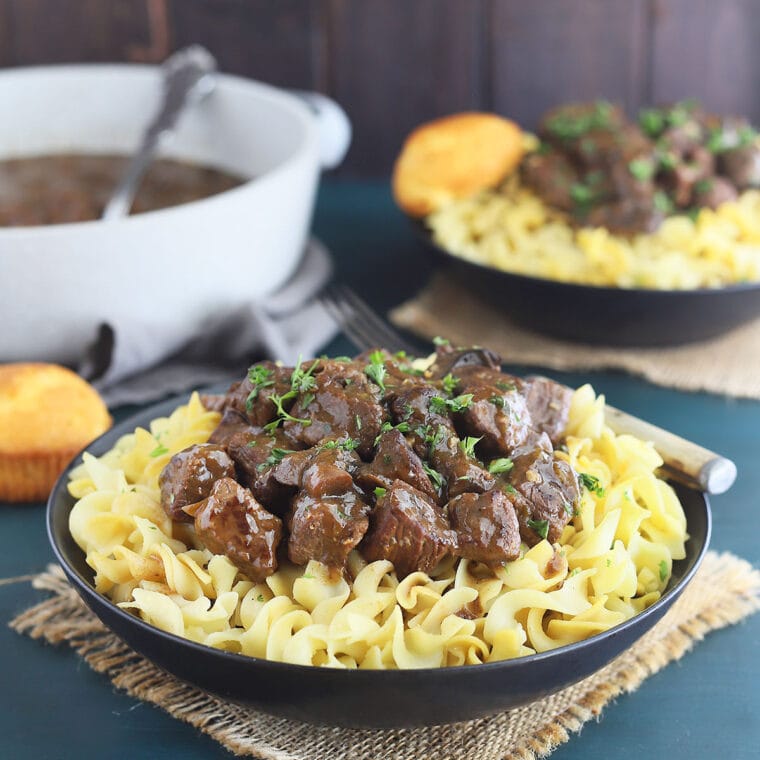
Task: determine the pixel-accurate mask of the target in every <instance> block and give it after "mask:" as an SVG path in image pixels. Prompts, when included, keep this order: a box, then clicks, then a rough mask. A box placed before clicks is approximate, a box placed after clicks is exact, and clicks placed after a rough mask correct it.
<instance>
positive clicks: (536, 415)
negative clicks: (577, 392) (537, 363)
mask: <svg viewBox="0 0 760 760" xmlns="http://www.w3.org/2000/svg"><path fill="white" fill-rule="evenodd" d="M523 393H524V395H525V403H526V404H527V406H528V411H529V412H530V419H531V422H532V425H533V427H534V428H535V429H536V430H538V431H540V432H542V433H546V434H547V435H548V436H549V438H550V439H551V442H552V443H553V444H554V445H555V446H556V445H557V443H559V441H560V440H561V439H562V437H563V436H564V434H565V428H567V420H568V417H569V416H570V402H571V401H572V399H573V392H572V390H570V388H566V387H565V386H564V385H560V384H559V383H555V382H554V381H553V380H549V379H548V378H546V377H531V378H528V380H527V381H526V383H525V386H524V389H523Z"/></svg>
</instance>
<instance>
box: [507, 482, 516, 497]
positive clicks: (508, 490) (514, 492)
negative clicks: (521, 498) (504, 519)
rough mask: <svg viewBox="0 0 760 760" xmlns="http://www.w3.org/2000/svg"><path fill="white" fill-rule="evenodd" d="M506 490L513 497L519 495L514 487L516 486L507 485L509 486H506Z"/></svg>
mask: <svg viewBox="0 0 760 760" xmlns="http://www.w3.org/2000/svg"><path fill="white" fill-rule="evenodd" d="M504 490H505V491H506V492H507V493H511V494H512V496H516V495H517V490H516V489H515V487H514V486H513V485H512V484H511V483H507V484H506V485H505V486H504Z"/></svg>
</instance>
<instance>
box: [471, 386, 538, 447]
mask: <svg viewBox="0 0 760 760" xmlns="http://www.w3.org/2000/svg"><path fill="white" fill-rule="evenodd" d="M463 392H465V393H471V394H472V402H471V404H470V406H469V407H468V408H467V409H465V411H463V412H462V413H461V415H460V416H459V418H460V420H461V427H462V429H463V430H464V432H465V433H466V434H467V435H471V436H475V437H479V438H481V443H480V445H481V447H482V449H483V451H484V452H488V453H492V454H498V455H509V454H511V453H512V451H513V450H514V449H515V448H517V447H518V446H519V445H520V444H521V443H522V442H523V441H524V440H525V438H526V436H527V435H528V431H529V430H530V425H531V417H530V412H529V411H528V406H527V403H526V401H525V397H524V396H523V395H522V394H521V393H519V392H518V391H517V390H516V389H515V390H502V389H501V388H499V387H498V386H496V385H466V384H465V387H464V390H463Z"/></svg>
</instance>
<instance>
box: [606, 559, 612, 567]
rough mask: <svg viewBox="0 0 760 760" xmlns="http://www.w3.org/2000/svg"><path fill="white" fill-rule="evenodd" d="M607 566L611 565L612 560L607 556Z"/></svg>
mask: <svg viewBox="0 0 760 760" xmlns="http://www.w3.org/2000/svg"><path fill="white" fill-rule="evenodd" d="M607 567H612V560H611V559H610V558H609V557H607Z"/></svg>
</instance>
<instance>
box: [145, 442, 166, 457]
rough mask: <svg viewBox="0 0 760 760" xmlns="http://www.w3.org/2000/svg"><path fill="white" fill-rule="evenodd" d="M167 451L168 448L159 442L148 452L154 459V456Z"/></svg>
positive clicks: (161, 454)
mask: <svg viewBox="0 0 760 760" xmlns="http://www.w3.org/2000/svg"><path fill="white" fill-rule="evenodd" d="M168 453H169V449H167V448H166V446H164V445H163V444H162V443H159V444H158V446H156V448H155V449H153V451H151V452H150V454H149V456H151V457H153V458H154V459H155V458H156V457H160V456H163V455H164V454H168Z"/></svg>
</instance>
